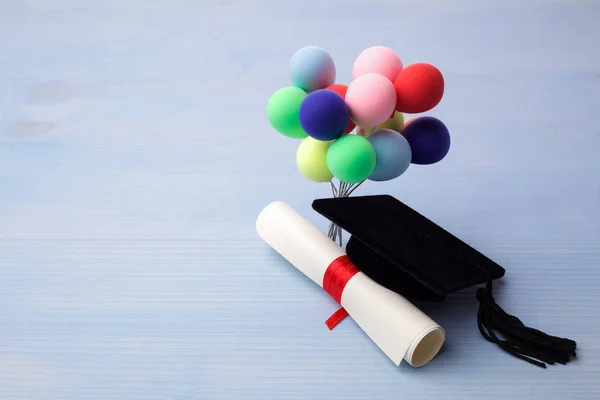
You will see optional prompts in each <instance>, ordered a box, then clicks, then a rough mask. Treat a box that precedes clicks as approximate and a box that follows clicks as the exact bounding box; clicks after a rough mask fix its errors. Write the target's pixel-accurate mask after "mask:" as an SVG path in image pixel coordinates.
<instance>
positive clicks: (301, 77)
mask: <svg viewBox="0 0 600 400" xmlns="http://www.w3.org/2000/svg"><path fill="white" fill-rule="evenodd" d="M290 79H291V81H292V84H293V85H294V86H296V87H299V88H300V89H302V90H304V91H305V92H307V93H310V92H312V91H315V90H317V89H324V88H326V87H327V86H329V85H333V84H334V83H335V63H334V61H333V58H332V57H331V55H330V54H329V53H328V52H327V51H325V50H324V49H322V48H321V47H317V46H308V47H304V48H302V49H300V50H298V51H297V52H296V53H295V54H294V55H293V56H292V59H291V60H290Z"/></svg>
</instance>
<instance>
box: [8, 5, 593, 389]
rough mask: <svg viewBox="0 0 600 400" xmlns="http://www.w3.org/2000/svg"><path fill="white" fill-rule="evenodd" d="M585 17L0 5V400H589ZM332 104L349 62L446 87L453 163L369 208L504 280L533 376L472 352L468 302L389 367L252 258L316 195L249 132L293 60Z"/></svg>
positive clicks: (498, 357) (411, 175)
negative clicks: (550, 353) (414, 358)
mask: <svg viewBox="0 0 600 400" xmlns="http://www.w3.org/2000/svg"><path fill="white" fill-rule="evenodd" d="M599 20H600V3H599V2H598V1H583V0H561V1H552V0H535V1H529V0H528V1H523V0H503V1H499V0H498V1H493V2H492V1H481V0H453V1H442V0H440V1H431V0H430V1H424V0H398V1H396V0H379V1H375V0H369V1H357V0H353V1H346V0H344V1H342V0H335V1H334V0H329V1H322V0H308V1H304V2H300V1H296V2H291V1H284V0H280V1H277V0H272V1H269V0H252V1H251V0H229V1H226V0H213V1H209V0H201V1H182V0H170V1H166V0H164V1H163V0H145V1H141V0H130V1H127V0H125V1H122V0H88V1H81V0H27V1H17V0H2V1H1V2H0V272H1V275H0V308H1V310H2V311H1V312H0V399H2V400H17V399H18V400H51V399H52V400H86V399H90V400H141V399H148V400H167V399H168V400H192V399H194V400H200V399H201V400H224V399H260V400H268V399H277V400H281V399H286V400H294V399H307V400H308V399H310V400H315V399H337V398H340V399H342V398H343V399H356V400H359V399H360V400H362V399H384V400H387V399H390V400H391V399H404V400H409V399H419V400H425V399H460V400H468V399H490V400H491V399H503V400H504V399H520V398H539V399H556V400H565V399H598V398H599V396H600V394H599V393H598V391H599V389H600V381H599V380H598V378H599V377H600V355H599V354H598V351H599V350H600V339H599V337H600V318H599V317H600V312H599V311H598V292H599V290H600V183H599V179H598V174H599V173H600V168H599V162H600V128H599V126H600V113H599V110H600V24H599V23H598V21H599ZM306 45H320V46H323V47H325V48H326V49H328V50H329V51H330V52H331V53H332V55H333V56H334V58H335V60H336V63H337V65H338V77H339V82H342V83H344V82H345V83H347V82H348V81H349V79H350V75H351V65H352V62H353V60H354V58H355V57H356V56H357V55H358V54H359V53H360V51H362V50H363V49H365V48H367V47H369V46H372V45H386V46H390V47H393V48H394V49H396V50H397V51H398V52H399V54H400V55H401V57H402V58H403V60H404V62H405V63H406V64H409V63H412V62H416V61H426V62H431V63H433V64H435V65H437V66H438V67H439V68H440V69H441V70H442V71H443V73H444V74H445V77H446V82H447V90H446V96H445V98H444V100H443V102H442V103H441V104H440V105H439V107H437V108H436V109H435V110H433V111H432V112H431V113H429V115H434V116H437V117H439V118H441V119H442V120H444V121H445V122H446V123H447V125H448V127H449V128H450V130H451V133H452V138H453V146H452V149H451V152H450V154H449V155H448V157H447V158H446V159H445V160H444V161H443V162H442V163H440V164H438V165H435V166H429V167H411V168H410V169H409V171H408V172H407V173H406V175H404V176H402V177H401V178H399V179H397V180H395V181H392V182H389V183H383V184H367V185H365V187H364V188H362V189H361V190H360V191H358V192H357V193H358V194H369V193H390V194H392V195H394V196H396V197H398V198H400V199H402V200H403V201H405V202H407V203H408V204H410V205H411V206H413V207H414V208H416V209H417V210H419V211H421V212H423V213H424V214H425V215H427V216H428V217H430V218H431V219H433V220H434V221H436V222H438V223H440V224H441V225H443V226H444V227H446V228H447V229H449V230H450V231H452V232H453V233H455V234H456V235H458V236H460V237H461V238H463V239H465V240H466V241H468V242H469V243H471V244H472V245H473V246H475V247H477V248H478V249H480V250H481V251H483V252H484V253H486V254H488V255H489V256H491V257H492V258H494V259H495V260H496V261H498V262H499V263H501V264H502V265H504V266H505V267H506V269H507V276H506V278H505V279H504V280H503V284H502V285H499V287H498V290H497V292H496V293H497V298H498V301H499V302H500V304H502V305H503V306H504V307H505V308H506V309H507V310H508V311H510V312H512V313H514V314H516V315H518V316H520V317H521V318H522V319H523V320H524V321H525V322H526V323H527V324H530V325H532V326H535V327H538V328H540V329H543V330H545V331H547V332H549V333H552V334H557V335H563V336H566V337H570V338H573V339H576V340H577V341H578V343H579V348H580V350H579V352H580V357H579V359H578V360H577V361H576V362H574V363H573V364H570V365H568V366H556V367H551V368H549V369H548V370H541V369H538V368H535V367H533V366H530V365H528V364H525V363H523V362H521V361H518V360H516V359H513V358H512V357H510V356H508V355H506V354H505V353H503V352H501V351H500V350H498V349H497V348H496V347H495V346H493V345H491V344H489V343H487V342H485V341H484V340H483V339H482V338H481V337H480V336H479V332H478V331H477V328H476V325H475V315H476V310H477V304H476V301H475V299H474V290H467V291H465V292H463V293H460V294H458V295H456V296H453V297H452V298H451V299H449V300H448V301H447V302H446V303H444V304H441V305H436V306H428V307H425V309H426V311H427V312H428V313H430V315H431V316H432V317H433V318H435V319H436V320H437V321H438V322H439V323H440V324H441V325H442V326H444V327H445V328H446V330H447V342H446V346H445V348H444V351H443V352H442V353H441V354H439V356H438V357H437V358H436V359H435V360H434V361H433V362H431V363H430V364H429V365H427V366H426V367H424V368H422V369H413V368H410V367H407V366H405V365H403V366H401V367H400V368H396V367H394V366H393V365H392V363H391V362H389V361H388V359H387V358H386V357H385V356H384V355H383V354H382V353H381V352H380V351H379V350H378V349H377V348H376V347H375V346H374V345H373V344H372V342H371V341H370V340H369V339H368V338H367V337H366V336H365V335H364V334H363V333H362V332H361V331H360V330H359V328H358V327H357V326H356V325H355V323H354V322H353V321H351V320H346V321H344V322H343V323H342V324H341V325H340V326H338V327H337V328H336V329H335V330H334V331H333V332H329V331H328V330H327V329H326V327H325V325H324V320H325V319H326V318H327V317H328V316H329V314H330V313H331V312H332V311H333V310H335V309H336V305H335V304H334V302H333V301H332V300H331V299H330V298H328V297H327V295H326V294H325V293H324V292H323V291H322V290H321V289H320V288H318V287H317V286H316V285H314V284H312V283H311V282H310V281H308V279H306V278H304V277H303V276H302V275H301V274H300V273H299V272H297V271H296V270H294V268H293V267H291V266H290V265H288V264H287V263H286V262H284V261H282V260H281V259H279V258H278V257H277V256H276V255H274V254H273V253H272V252H271V251H269V249H268V246H267V245H266V244H264V243H263V242H261V241H260V239H259V238H258V237H257V235H256V234H255V231H254V221H255V217H256V215H257V214H258V213H259V211H260V210H261V208H262V207H263V206H265V205H266V204H267V203H269V202H270V201H273V200H284V201H287V202H289V203H290V204H291V205H292V206H293V207H295V208H296V209H297V210H299V211H300V212H301V213H302V214H304V215H305V216H307V217H308V218H310V219H311V220H312V221H314V222H315V223H316V224H318V225H319V226H320V227H322V228H323V229H326V228H327V223H326V221H324V220H323V219H322V218H321V217H319V216H318V215H316V214H315V213H314V212H312V210H311V209H310V202H311V201H312V200H313V199H314V198H316V197H323V196H328V195H329V192H328V187H327V185H324V184H323V185H317V184H313V183H310V182H307V181H305V180H304V179H303V178H302V177H301V176H300V175H299V174H298V173H297V171H296V169H295V162H294V155H295V149H296V146H297V144H298V142H297V141H294V140H291V139H287V138H285V137H283V136H281V135H278V134H277V133H275V132H274V131H273V130H272V129H270V127H269V126H268V123H267V121H266V118H265V116H264V109H265V104H266V102H267V100H268V98H269V96H270V95H271V94H272V93H273V92H274V91H275V90H277V89H278V88H279V87H282V86H284V85H288V84H289V80H288V77H287V65H288V60H289V58H290V57H291V55H292V54H293V53H294V52H295V51H296V50H297V49H299V48H301V47H303V46H306Z"/></svg>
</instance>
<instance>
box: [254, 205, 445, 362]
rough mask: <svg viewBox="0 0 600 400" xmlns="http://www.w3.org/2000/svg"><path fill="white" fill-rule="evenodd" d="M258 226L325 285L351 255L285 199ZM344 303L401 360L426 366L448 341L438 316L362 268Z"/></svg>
mask: <svg viewBox="0 0 600 400" xmlns="http://www.w3.org/2000/svg"><path fill="white" fill-rule="evenodd" d="M256 230H257V232H258V234H259V236H260V237H261V238H262V239H263V240H264V241H265V242H267V243H268V244H269V245H270V246H271V247H273V248H274V249H275V250H276V251H277V252H278V253H279V254H281V255H282V256H283V257H284V258H285V259H287V260H288V261H289V262H290V263H291V264H292V265H294V266H295V267H296V268H297V269H299V270H300V271H302V272H303V273H304V274H305V275H306V276H308V277H309V278H310V279H311V280H313V281H314V282H315V283H316V284H318V285H319V286H321V287H323V278H324V275H325V272H326V271H327V270H328V268H329V266H330V265H331V264H332V263H333V262H334V261H335V260H338V259H339V258H340V257H343V256H345V255H346V252H345V251H344V249H342V248H341V247H340V246H338V245H337V244H335V243H334V242H333V241H332V240H330V239H329V238H328V237H327V236H326V235H325V234H324V233H323V232H321V231H320V230H319V229H318V228H317V227H315V226H314V225H312V224H311V223H310V222H309V221H308V220H307V219H305V218H304V217H302V216H301V215H299V214H298V213H297V212H296V211H295V210H294V209H292V208H291V207H290V206H289V205H287V204H286V203H283V202H280V201H276V202H273V203H271V204H269V205H268V206H266V207H265V208H264V209H263V210H262V212H261V213H260V215H259V216H258V219H257V221H256ZM340 304H341V305H342V307H344V309H345V310H346V311H347V312H348V314H349V315H350V317H352V319H353V320H354V321H355V322H356V323H357V324H358V326H359V327H360V328H361V329H362V330H364V331H365V333H366V334H367V335H368V336H369V337H370V338H371V340H373V342H375V344H376V345H377V346H378V347H379V348H380V349H381V350H382V351H383V352H384V353H385V354H386V355H387V356H388V357H389V358H390V359H391V360H392V361H393V362H394V363H395V364H396V365H400V362H401V361H402V359H404V360H406V362H408V363H409V364H410V365H411V366H413V367H421V366H423V365H425V364H427V363H428V362H429V361H431V360H432V359H433V358H434V357H435V356H436V354H437V353H438V351H439V350H440V348H441V347H442V345H443V343H444V339H445V334H444V330H443V329H442V328H441V327H440V326H439V325H438V324H437V323H436V322H435V321H433V320H432V319H430V318H429V317H428V316H427V315H425V314H424V313H423V312H422V311H421V310H419V309H418V308H417V307H415V306H414V305H413V304H411V303H410V302H409V301H408V300H406V299H405V298H404V297H402V296H400V295H398V294H397V293H395V292H392V291H391V290H388V289H386V288H384V287H382V286H381V285H379V284H378V283H376V282H374V281H373V280H371V279H370V278H369V277H367V276H366V275H365V274H363V273H362V272H358V273H355V274H354V275H353V276H352V277H351V278H350V280H348V282H347V283H346V286H345V287H344V288H343V292H342V294H341V301H340Z"/></svg>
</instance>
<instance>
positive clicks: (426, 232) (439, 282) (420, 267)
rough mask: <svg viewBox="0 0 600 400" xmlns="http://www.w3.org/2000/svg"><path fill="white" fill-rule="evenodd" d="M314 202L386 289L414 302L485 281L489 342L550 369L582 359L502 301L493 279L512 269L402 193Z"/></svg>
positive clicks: (482, 294)
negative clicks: (406, 201)
mask: <svg viewBox="0 0 600 400" xmlns="http://www.w3.org/2000/svg"><path fill="white" fill-rule="evenodd" d="M312 206H313V209H314V210H315V211H317V212H318V213H319V214H321V215H323V216H324V217H326V218H327V219H328V220H330V221H331V222H332V223H334V224H335V225H337V226H339V227H341V228H342V229H344V230H346V231H347V232H348V233H350V235H351V237H350V239H349V240H348V243H347V245H346V253H347V254H348V257H349V258H350V260H351V261H352V263H353V264H354V265H355V266H356V267H357V268H358V269H359V270H360V271H362V272H363V273H364V274H365V275H367V276H368V277H369V278H371V279H372V280H373V281H375V282H377V283H378V284H380V285H381V286H383V287H385V288H387V289H389V290H392V291H394V292H396V293H398V294H400V295H402V296H404V297H406V298H410V299H415V300H422V301H442V300H444V299H445V298H446V296H448V295H449V294H452V293H455V292H457V291H459V290H462V289H466V288H470V287H474V286H477V285H480V284H485V287H481V288H479V289H478V290H477V300H478V301H479V303H480V306H479V312H478V315H477V325H478V328H479V330H480V332H481V334H482V336H483V337H484V338H485V339H486V340H488V341H489V342H492V343H495V344H497V345H498V346H499V347H500V348H501V349H503V350H504V351H506V352H507V353H509V354H511V355H513V356H515V357H517V358H520V359H522V360H524V361H527V362H529V363H531V364H534V365H537V366H539V367H543V368H545V367H546V363H547V364H555V363H560V364H566V363H567V362H569V361H570V359H571V357H575V356H576V353H575V349H576V346H577V344H576V342H575V341H573V340H570V339H565V338H560V337H555V336H550V335H547V334H545V333H543V332H541V331H539V330H537V329H533V328H530V327H527V326H525V325H524V324H523V323H522V322H521V321H520V320H519V319H518V318H517V317H515V316H512V315H510V314H508V313H506V312H505V311H504V310H502V308H501V307H500V306H498V304H496V302H495V299H494V297H493V295H492V289H493V281H494V280H496V279H499V278H501V277H503V276H504V274H505V270H504V268H502V267H501V266H500V265H498V264H497V263H495V262H494V261H492V260H491V259H489V258H488V257H486V256H485V255H484V254H482V253H480V252H479V251H477V250H475V249H474V248H472V247H471V246H469V245H468V244H466V243H465V242H463V241H462V240H460V239H459V238H457V237H456V236H454V235H452V234H451V233H449V232H448V231H446V230H444V229H443V228H441V227H440V226H438V225H437V224H435V223H434V222H432V221H430V220H429V219H427V218H426V217H424V216H423V215H421V214H419V213H418V212H417V211H415V210H413V209H412V208H410V207H409V206H407V205H406V204H404V203H402V202H401V201H399V200H397V199H396V198H394V197H392V196H389V195H375V196H357V197H336V198H328V199H317V200H315V201H314V202H313V204H312ZM497 333H499V334H500V336H499V335H498V334H497Z"/></svg>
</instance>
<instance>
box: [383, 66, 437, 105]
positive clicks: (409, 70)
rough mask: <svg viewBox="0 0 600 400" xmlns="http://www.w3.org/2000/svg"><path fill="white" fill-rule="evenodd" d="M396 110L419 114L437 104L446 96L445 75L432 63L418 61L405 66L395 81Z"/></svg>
mask: <svg viewBox="0 0 600 400" xmlns="http://www.w3.org/2000/svg"><path fill="white" fill-rule="evenodd" d="M394 87H395V88H396V95H397V96H398V100H397V102H396V110H397V111H400V112H405V113H409V114H418V113H422V112H425V111H429V110H431V109H432V108H433V107H435V106H437V105H438V103H439V102H440V101H441V100H442V97H443V96H444V77H443V76H442V73H441V72H440V70H439V69H437V68H436V67H434V66H433V65H431V64H427V63H416V64H411V65H409V66H407V67H406V68H404V69H403V70H402V71H400V73H399V74H398V76H397V77H396V81H395V82H394Z"/></svg>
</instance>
